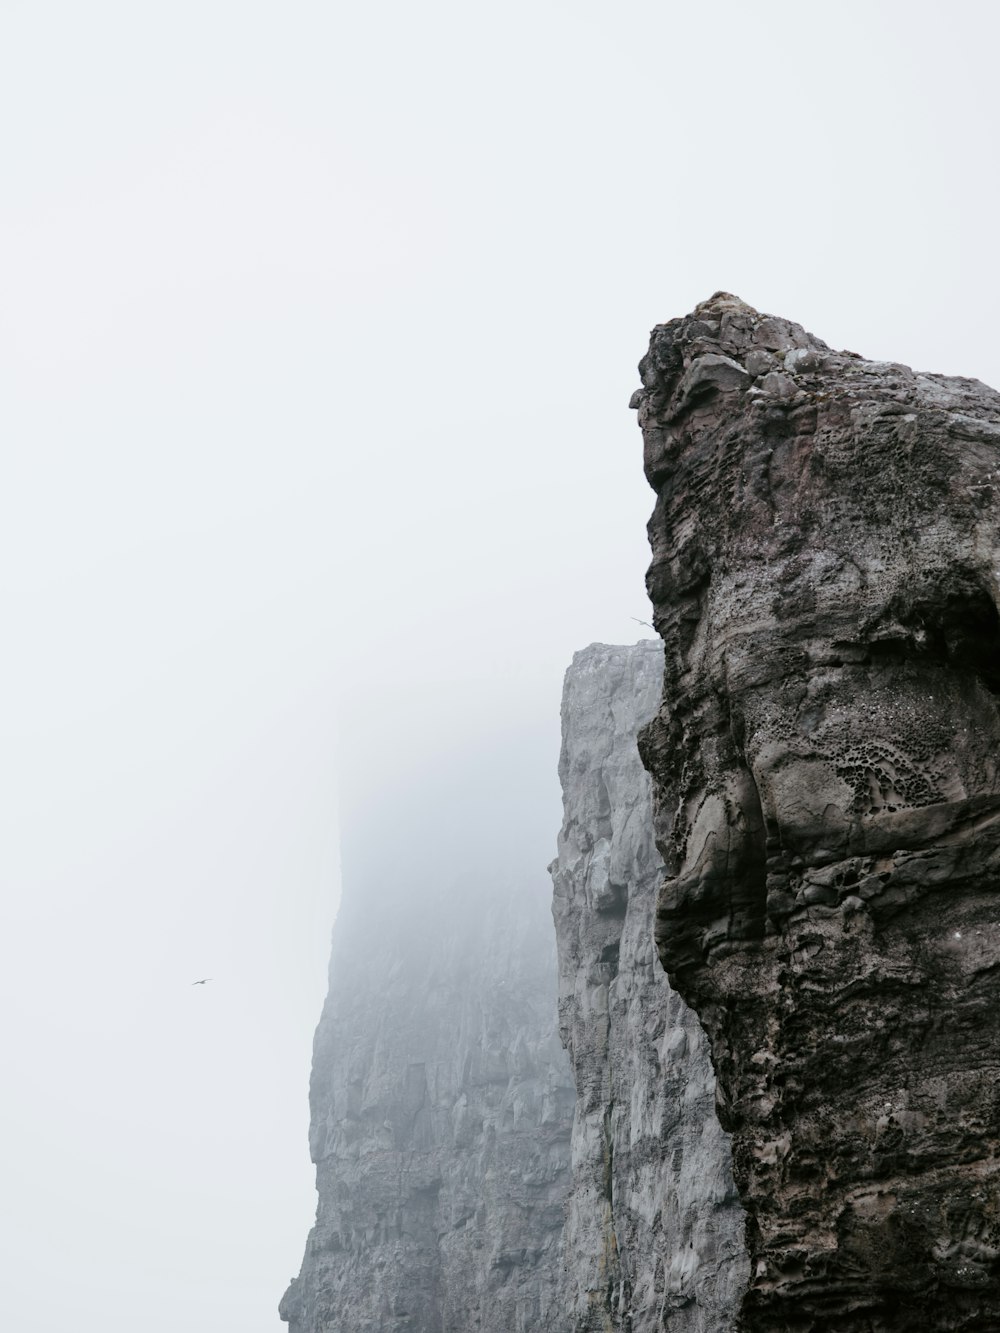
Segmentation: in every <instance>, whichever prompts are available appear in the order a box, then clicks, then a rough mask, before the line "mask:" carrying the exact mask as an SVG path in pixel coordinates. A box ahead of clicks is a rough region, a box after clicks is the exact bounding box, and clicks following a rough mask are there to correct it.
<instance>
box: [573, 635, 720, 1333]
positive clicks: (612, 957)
mask: <svg viewBox="0 0 1000 1333" xmlns="http://www.w3.org/2000/svg"><path fill="white" fill-rule="evenodd" d="M662 677H663V649H662V646H661V645H660V643H659V642H658V641H656V640H647V641H645V642H643V643H637V644H635V645H634V646H632V647H618V646H608V645H606V644H592V645H591V646H590V647H589V648H586V649H584V650H583V651H581V652H578V653H577V654H575V656H574V658H573V663H572V666H571V667H570V668H569V670H568V671H567V673H566V680H565V686H564V689H563V702H562V752H561V755H560V761H559V776H560V780H561V782H562V788H563V810H564V816H563V825H562V830H561V832H560V835H559V844H558V856H557V858H556V860H555V861H554V862H553V863H552V866H551V870H552V877H553V888H554V894H553V916H554V918H555V924H556V942H557V945H558V951H559V1018H560V1033H561V1036H562V1039H563V1042H564V1043H565V1045H566V1048H567V1050H568V1051H569V1053H570V1058H571V1061H572V1065H573V1075H574V1079H575V1082H576V1088H577V1105H576V1116H575V1119H574V1122H573V1184H572V1189H571V1191H570V1196H569V1203H568V1209H567V1221H566V1244H565V1254H566V1259H565V1269H564V1279H565V1281H564V1284H563V1293H562V1305H563V1308H564V1310H565V1323H564V1326H563V1327H564V1328H565V1329H566V1331H567V1333H598V1331H599V1330H601V1331H603V1330H612V1329H620V1330H623V1333H660V1331H661V1330H664V1329H668V1330H670V1333H726V1331H727V1330H729V1329H731V1328H732V1325H733V1320H734V1318H735V1314H736V1310H737V1308H738V1305H739V1300H740V1297H741V1296H742V1292H743V1288H744V1286H745V1282H746V1276H747V1261H746V1254H745V1249H744V1244H743V1229H744V1219H743V1214H742V1210H741V1209H740V1207H739V1205H738V1202H737V1200H736V1194H735V1188H734V1186H733V1181H732V1163H731V1154H730V1147H729V1140H728V1137H727V1136H726V1135H725V1134H724V1133H723V1131H722V1129H721V1127H720V1126H719V1124H718V1121H717V1119H716V1116H715V1105H714V1103H715V1096H714V1094H715V1079H714V1076H713V1074H712V1068H711V1063H710V1060H709V1053H708V1044H707V1042H706V1040H705V1035H704V1033H703V1032H702V1030H701V1027H700V1025H699V1024H698V1020H697V1018H696V1017H695V1015H694V1014H693V1013H692V1012H691V1010H690V1009H689V1008H688V1007H687V1005H686V1004H685V1003H684V1001H683V1000H682V999H681V998H680V996H679V995H677V994H676V992H674V991H672V990H671V988H670V986H669V985H668V983H667V978H666V974H665V973H664V971H663V969H662V967H661V966H660V963H659V960H658V959H657V957H656V953H655V949H654V944H653V915H654V909H655V904H656V889H657V885H658V883H659V879H660V875H661V869H662V865H661V862H660V858H659V856H658V854H657V852H656V848H655V847H654V845H653V831H652V817H651V809H650V784H649V777H648V775H647V774H646V773H645V771H644V770H643V767H642V764H641V763H640V760H639V754H638V750H637V748H636V733H637V731H638V729H639V726H640V725H641V724H642V723H643V722H645V721H647V720H648V719H649V718H650V717H652V715H653V714H654V712H655V711H656V707H657V704H658V702H659V697H660V690H661V684H662Z"/></svg>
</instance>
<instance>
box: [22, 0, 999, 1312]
mask: <svg viewBox="0 0 1000 1333" xmlns="http://www.w3.org/2000/svg"><path fill="white" fill-rule="evenodd" d="M997 13H998V11H997V9H996V7H995V6H993V5H990V4H983V3H981V0H952V3H950V4H947V5H944V4H939V3H938V4H931V3H926V2H921V0H917V2H916V3H914V0H906V2H905V3H904V2H902V0H900V2H899V3H896V2H895V0H884V2H883V3H879V0H863V2H858V0H853V2H852V0H839V3H837V4H835V5H833V4H831V5H812V4H803V3H801V0H800V2H799V3H797V4H794V5H793V4H790V3H772V4H769V5H766V6H764V5H749V4H746V3H734V2H733V0H729V2H728V3H727V2H725V0H717V2H716V3H713V4H711V5H710V4H698V3H696V2H694V0H687V2H686V3H683V4H681V3H675V2H674V0H659V2H658V3H655V2H653V0H616V3H614V4H612V3H595V2H592V0H575V3H570V2H569V0H530V3H529V2H528V0H507V3H505V4H503V5H485V4H477V3H474V2H472V0H464V2H461V3H460V2H459V0H424V3H421V4H414V3H403V2H402V0H388V2H386V3H381V4H368V5H364V4H351V5H348V4H344V3H337V2H336V0H327V2H326V3H319V0H312V2H311V0H281V3H278V0H268V2H267V3H264V2H263V0H229V2H226V0H196V2H195V0H170V3H165V2H164V3H153V2H151V0H147V2H146V3H142V0H121V2H120V3H109V2H108V0H87V3H83V2H82V0H63V2H62V3H59V2H56V0H24V2H23V3H22V2H20V0H3V3H2V4H0V124H2V127H3V130H2V134H3V149H4V151H3V170H2V172H0V266H2V289H0V290H2V301H0V345H2V365H3V393H2V398H0V403H2V406H0V412H2V418H3V452H2V457H3V479H2V488H0V508H2V514H0V543H2V570H3V573H2V579H3V593H2V597H3V602H2V605H3V622H4V627H5V630H6V634H5V649H4V653H3V659H2V676H3V688H2V692H0V700H2V756H3V759H2V765H0V783H2V792H0V796H2V799H0V818H2V822H3V828H2V838H0V857H2V862H0V868H2V913H3V921H2V943H0V949H2V958H0V1007H2V1013H3V1028H4V1032H3V1049H4V1064H3V1080H4V1089H3V1097H2V1099H0V1158H2V1160H0V1170H2V1188H3V1197H4V1210H3V1213H4V1218H3V1222H2V1224H0V1227H2V1232H0V1253H2V1256H3V1257H2V1260H0V1268H2V1289H0V1323H2V1324H3V1326H4V1327H5V1328H10V1329H17V1330H18V1333H63V1330H65V1329H67V1328H72V1329H73V1330H74V1333H97V1330H100V1331H101V1333H135V1330H136V1329H140V1328H141V1329H142V1330H143V1333H178V1330H181V1329H183V1330H184V1331H185V1333H276V1330H277V1329H278V1328H279V1325H278V1320H277V1315H276V1303H277V1300H278V1298H279V1296H280V1295H281V1292H282V1289H283V1287H284V1285H285V1283H286V1281H287V1280H288V1278H289V1277H290V1276H291V1275H292V1274H293V1273H294V1272H295V1271H296V1270H297V1268H298V1264H299V1260H300V1258H301V1253H302V1248H303V1243H304V1240H305V1235H306V1231H307V1229H308V1226H309V1224H310V1221H311V1218H312V1212H313V1195H312V1173H311V1168H310V1166H309V1163H308V1159H307V1151H306V1120H307V1104H306V1093H307V1081H308V1062H309V1048H310V1041H311V1034H312V1029H313V1026H314V1024H315V1021H316V1019H317V1017H318V1014H319V1008H320V1003H321V999H322V994H323V990H324V970H325V959H326V955H327V946H328V934H329V927H330V923H331V921H332V919H333V913H334V908H335V902H336V898H337V893H338V839H337V827H336V822H337V786H338V782H339V783H340V785H341V787H342V789H343V792H344V810H345V820H347V821H348V823H349V824H350V825H351V828H352V829H354V830H355V833H354V835H353V836H355V837H356V838H362V837H367V836H377V835H375V834H372V833H371V830H372V829H378V828H379V827H384V828H385V829H386V830H387V834H386V836H387V837H388V836H390V832H391V831H392V830H393V829H396V830H399V829H403V828H405V827H407V821H406V819H403V818H400V817H399V814H400V811H401V809H402V808H403V807H405V805H406V800H407V798H406V791H407V784H408V783H409V784H412V783H413V782H415V781H417V782H419V781H420V777H419V775H420V774H421V773H428V774H435V773H436V774H439V775H440V774H445V775H446V779H445V780H444V781H443V782H442V790H447V788H448V784H449V782H452V783H453V782H454V771H453V767H454V765H455V763H456V762H458V761H457V759H456V756H466V758H465V759H464V760H462V762H468V758H467V757H468V755H470V754H473V755H475V754H479V753H481V754H483V755H484V756H486V757H487V760H488V757H489V754H490V753H491V750H490V747H491V745H492V744H493V742H494V740H495V739H496V738H498V737H502V738H504V744H505V745H506V746H507V749H506V750H505V751H504V753H505V754H507V755H508V758H509V754H510V737H511V736H512V735H515V734H516V732H517V730H518V728H520V729H521V730H522V731H523V733H524V734H525V736H526V737H530V740H526V743H525V755H526V756H530V762H531V764H532V765H537V764H538V763H539V762H540V758H539V757H540V756H546V755H550V761H551V774H550V776H545V775H540V774H539V773H538V772H537V771H535V770H534V769H533V771H532V774H531V776H530V779H526V781H530V782H531V783H537V784H539V791H545V790H548V791H550V793H551V801H552V810H551V816H550V823H551V829H552V845H553V847H554V839H555V832H556V828H557V826H558V822H559V811H558V804H557V795H556V786H555V765H556V759H557V750H558V703H559V690H560V683H561V675H562V671H563V669H564V668H565V666H566V664H567V663H568V661H569V658H570V656H571V654H572V652H573V650H575V649H576V648H579V647H581V646H583V645H584V644H586V643H587V642H590V641H592V640H595V639H604V640H607V641H628V640H631V639H633V638H635V637H636V635H637V633H641V631H640V630H639V627H638V626H636V625H635V624H634V622H633V621H632V620H630V618H629V617H630V616H638V617H644V616H645V615H646V614H647V612H646V608H645V599H644V594H643V590H642V577H643V571H644V568H645V564H646V548H645V538H644V524H645V520H646V517H647V514H648V511H649V509H650V508H651V495H650V493H649V492H647V490H646V487H645V483H644V481H643V479H642V474H641V466H640V447H639V445H640V442H639V437H638V434H637V431H636V429H635V423H634V419H633V417H632V416H631V414H630V413H629V412H628V411H627V410H626V404H627V402H628V398H629V395H630V393H631V391H632V389H633V388H634V387H635V385H636V383H637V376H636V372H635V363H636V361H637V360H638V358H639V356H640V355H641V354H642V353H643V351H644V349H645V343H646V338H647V334H648V330H649V328H650V327H651V326H652V325H653V324H654V323H657V322H659V321H662V320H664V319H668V318H671V317H673V316H675V315H678V314H682V313H684V312H686V311H687V310H688V309H689V308H690V307H691V306H692V305H693V304H694V303H696V302H697V301H698V300H701V299H703V298H704V297H706V296H708V295H709V294H711V293H712V292H713V291H715V290H717V289H719V288H724V289H727V290H730V291H734V292H736V293H737V294H738V295H740V296H742V297H743V298H744V299H745V300H748V301H750V302H751V303H753V304H755V305H757V306H759V307H761V308H763V309H766V310H769V311H772V312H775V313H779V314H781V315H785V316H788V317H790V318H793V319H796V320H798V321H800V322H802V323H804V324H805V325H806V326H807V327H809V328H810V329H812V330H813V331H814V332H816V333H817V334H819V335H820V336H821V337H823V338H825V339H826V340H827V341H828V342H830V343H832V344H834V345H837V346H846V347H849V348H852V349H853V350H856V351H859V352H862V353H864V354H865V355H869V356H873V357H878V358H886V359H892V360H902V361H906V362H909V363H911V364H913V365H915V366H917V367H918V368H921V369H929V370H940V371H947V372H952V373H962V374H969V375H976V376H979V377H981V378H983V379H985V380H987V381H990V382H992V383H993V384H998V383H1000V350H998V342H997V335H996V330H995V325H996V311H997V309H998V308H1000V299H998V298H1000V292H998V277H997V256H996V248H997V242H996V218H997V215H998V202H1000V201H998V190H997V166H996V164H997V129H998V123H997V92H996V88H997V80H996V72H995V56H996V49H997V38H998V36H1000V32H998V27H1000V24H998V19H997V17H996V16H997ZM505 762H506V761H505ZM501 768H502V766H501ZM470 769H471V771H470V773H469V782H470V783H475V782H479V781H480V780H481V782H482V790H483V792H484V794H486V795H487V796H488V795H489V793H490V781H491V780H495V781H499V779H496V778H494V779H491V778H490V777H489V775H488V773H487V772H486V770H488V769H491V765H490V763H489V762H486V763H484V765H483V769H484V773H483V775H482V777H481V779H480V775H479V774H477V773H476V771H475V766H474V764H471V765H470ZM450 770H451V771H450ZM503 771H504V772H506V771H507V770H505V769H504V770H503ZM505 780H506V779H505ZM515 780H516V779H515ZM546 783H548V784H549V785H548V786H547V787H546ZM539 799H540V801H544V800H545V799H548V798H544V797H540V798H539ZM381 810H384V824H383V822H382V816H381V814H380V813H379V812H380V811H381ZM348 831H349V832H350V829H349V830H348ZM505 832H509V831H505ZM435 838H440V830H438V829H430V830H428V843H429V845H431V846H434V845H435V844H434V839H435ZM444 850H446V848H444ZM539 874H540V879H539V884H540V892H547V891H548V886H547V881H546V879H545V876H544V868H543V865H540V866H539ZM201 976H211V977H213V978H214V980H213V982H212V983H211V984H210V985H207V986H204V987H194V988H193V987H192V986H191V984H190V983H191V982H192V981H193V980H194V979H195V978H197V977H201Z"/></svg>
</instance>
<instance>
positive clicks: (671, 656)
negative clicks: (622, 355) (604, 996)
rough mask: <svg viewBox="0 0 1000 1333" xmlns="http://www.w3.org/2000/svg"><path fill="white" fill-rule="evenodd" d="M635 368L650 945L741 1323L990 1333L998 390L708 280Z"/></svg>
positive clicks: (998, 1088)
mask: <svg viewBox="0 0 1000 1333" xmlns="http://www.w3.org/2000/svg"><path fill="white" fill-rule="evenodd" d="M640 369H641V372H642V377H643V388H642V389H641V390H640V391H638V393H637V394H636V396H635V398H634V400H633V403H634V405H635V406H637V407H638V409H639V420H640V424H641V426H642V429H643V436H644V443H645V466H646V475H647V477H648V479H649V481H650V484H651V485H652V486H653V488H654V490H655V491H656V495H657V500H656V508H655V510H654V513H653V517H652V519H651V520H650V527H649V531H650V541H651V545H652V552H653V561H652V565H651V566H650V571H649V578H648V586H649V592H650V596H651V599H652V602H653V606H654V621H655V624H656V627H657V629H658V631H659V633H660V635H661V637H662V638H663V641H664V646H665V678H664V696H663V702H662V706H661V708H660V710H659V712H658V715H657V718H656V720H655V721H654V722H653V723H652V724H651V725H650V726H649V727H648V728H647V729H646V732H645V734H644V740H643V750H644V757H645V759H646V762H647V764H648V766H649V768H650V770H651V772H652V774H653V777H654V788H655V794H654V805H655V811H656V823H657V832H658V844H659V847H660V849H661V852H662V854H663V856H664V859H665V861H666V867H667V877H666V879H665V881H664V886H663V889H662V891H661V895H660V901H659V910H658V920H657V940H658V944H659V948H660V953H661V956H662V958H663V960H664V963H665V966H666V967H667V968H668V970H669V972H670V976H671V981H672V982H673V983H674V984H676V985H677V987H678V989H679V990H680V992H681V993H682V994H683V995H684V997H685V998H686V999H687V1000H688V1001H689V1003H691V1004H692V1005H693V1006H694V1008H695V1009H696V1010H697V1011H698V1013H699V1016H700V1017H701V1019H702V1022H703V1023H704V1025H705V1027H706V1030H707V1031H708V1033H709V1036H710V1039H711V1042H712V1045H713V1054H714V1062H715V1068H716V1072H717V1075H718V1078H719V1092H720V1107H721V1114H722V1117H723V1123H724V1125H725V1126H726V1128H727V1129H729V1130H730V1131H731V1133H732V1135H733V1145H734V1165H735V1175H736V1180H737V1183H738V1186H739V1189H740V1193H741V1196H742V1199H743V1202H744V1204H745V1206H746V1208H747V1210H748V1214H749V1226H748V1237H749V1241H750V1246H751V1259H752V1264H753V1277H752V1282H751V1286H750V1289H749V1291H748V1294H747V1298H746V1301H745V1305H744V1309H743V1315H742V1318H743V1321H744V1323H743V1326H744V1327H745V1328H746V1329H748V1330H754V1331H758V1330H768V1331H769V1333H778V1331H779V1330H781V1331H782V1333H784V1331H786V1330H803V1333H804V1331H805V1330H814V1329H816V1330H820V1329H822V1330H827V1329H830V1330H833V1329H836V1330H840V1331H841V1333H873V1331H874V1330H903V1329H906V1330H928V1329H933V1330H937V1331H943V1330H958V1329H961V1330H973V1329H976V1330H987V1329H997V1328H1000V905H998V902H1000V900H998V896H997V891H998V884H1000V766H998V757H1000V713H998V707H997V699H998V694H1000V616H998V612H997V605H998V592H1000V494H998V483H1000V395H998V394H997V393H995V392H994V391H993V390H991V389H988V388H986V386H984V385H982V384H979V383H978V382H976V381H974V380H965V379H958V378H948V377H944V376H937V375H918V374H914V372H913V371H911V370H909V369H908V368H907V367H905V366H900V365H896V364H888V363H875V362H869V361H865V360H863V359H861V358H860V357H858V356H857V355H856V354H854V353H850V352H834V351H831V349H830V348H828V347H827V346H826V344H824V343H823V342H821V341H820V340H819V339H817V338H814V337H812V336H811V335H809V334H807V333H806V332H805V331H804V330H803V329H802V328H800V327H799V326H798V325H795V324H790V323H788V322H787V321H785V320H781V319H775V318H772V317H768V316H764V315H761V314H760V313H759V312H757V311H755V310H753V309H751V308H750V307H749V306H747V305H745V304H744V303H743V302H741V301H739V300H737V299H736V298H734V297H730V296H727V295H726V294H724V293H720V294H719V295H717V296H716V297H713V298H712V300H710V301H707V302H705V303H704V304H703V305H702V306H699V307H698V308H697V309H696V310H695V311H694V312H693V314H692V315H690V316H688V317H686V318H684V319H677V320H673V321H671V322H670V323H668V324H664V325H660V326H659V327H657V328H656V329H654V331H653V334H652V337H651V342H650V348H649V353H648V355H647V356H646V358H645V359H644V360H643V362H642V365H641V367H640Z"/></svg>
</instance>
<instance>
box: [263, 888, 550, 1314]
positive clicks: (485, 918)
mask: <svg viewBox="0 0 1000 1333" xmlns="http://www.w3.org/2000/svg"><path fill="white" fill-rule="evenodd" d="M442 873H445V872H444V870H443V871H442ZM491 877H492V872H491V871H490V869H489V868H488V866H487V867H486V868H485V869H481V870H480V873H479V874H478V875H476V876H475V878H470V880H469V882H467V883H461V882H459V883H457V884H456V885H454V886H453V888H452V889H450V890H449V891H448V893H446V894H437V895H434V894H427V893H417V894H415V895H414V896H413V897H410V898H405V897H404V898H403V899H402V900H400V898H399V897H398V896H396V897H395V899H394V901H393V902H392V904H391V910H386V909H385V907H383V908H381V909H380V908H379V906H378V905H377V903H374V902H372V901H367V902H364V901H348V902H346V903H345V905H344V907H343V908H342V909H341V913H340V916H339V917H338V921H337V925H336V927H335V931H334V948H333V954H332V958H331V964H330V989H329V995H328V998H327V1001H326V1005H325V1007H324V1010H323V1014H322V1018H321V1020H320V1024H319V1028H318V1030H317V1033H316V1041H315V1051H314V1061H313V1077H312V1085H311V1098H310V1100H311V1110H312V1119H311V1133H310V1140H311V1150H312V1156H313V1160H314V1161H315V1163H316V1169H317V1190H318V1195H319V1206H318V1212H317V1218H316V1225H315V1227H314V1228H313V1230H312V1232H311V1233H310V1236H309V1240H308V1243H307V1247H306V1255H305V1259H304V1261H303V1265H302V1271H301V1273H300V1275H299V1277H298V1278H297V1279H296V1281H294V1282H293V1283H292V1285H291V1287H290V1288H289V1289H288V1291H287V1292H286V1294H285V1297H284V1300H283V1301H282V1305H281V1316H282V1318H283V1319H284V1320H286V1321H287V1322H288V1324H289V1325H290V1333H388V1331H389V1330H392V1331H393V1333H397V1331H399V1333H402V1331H403V1330H411V1333H473V1330H483V1331H484V1333H486V1331H489V1333H535V1331H536V1330H543V1331H544V1330H561V1329H563V1327H564V1323H563V1316H562V1312H561V1310H560V1309H559V1306H558V1290H559V1273H560V1265H561V1239H562V1230H563V1211H564V1209H563V1205H564V1199H565V1196H566V1192H567V1189H568V1185H569V1155H570V1146H569V1137H570V1125H571V1121H572V1113H573V1100H574V1095H573V1088H572V1083H571V1079H570V1074H569V1069H568V1066H567V1062H566V1057H565V1054H564V1053H563V1051H562V1049H561V1047H560V1044H559V1037H558V1032H557V1028H556V996H555V950H554V945H553V942H552V934H551V924H550V922H549V920H548V919H547V918H548V912H547V903H546V901H545V895H544V893H543V892H542V891H541V890H540V885H539V884H538V882H537V881H535V883H533V884H531V883H528V884H523V885H520V886H518V885H516V884H515V885H514V886H513V887H511V886H506V887H504V886H503V884H502V883H494V884H493V885H492V892H489V893H484V891H483V890H484V880H489V879H491Z"/></svg>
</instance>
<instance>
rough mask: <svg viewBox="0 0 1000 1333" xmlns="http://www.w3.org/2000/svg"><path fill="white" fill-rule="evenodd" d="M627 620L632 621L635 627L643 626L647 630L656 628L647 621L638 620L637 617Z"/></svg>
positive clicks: (630, 617)
mask: <svg viewBox="0 0 1000 1333" xmlns="http://www.w3.org/2000/svg"><path fill="white" fill-rule="evenodd" d="M629 620H634V621H635V623H636V624H637V625H645V626H646V628H647V629H655V628H656V626H655V625H651V624H650V623H649V621H648V620H640V619H639V617H638V616H629Z"/></svg>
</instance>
